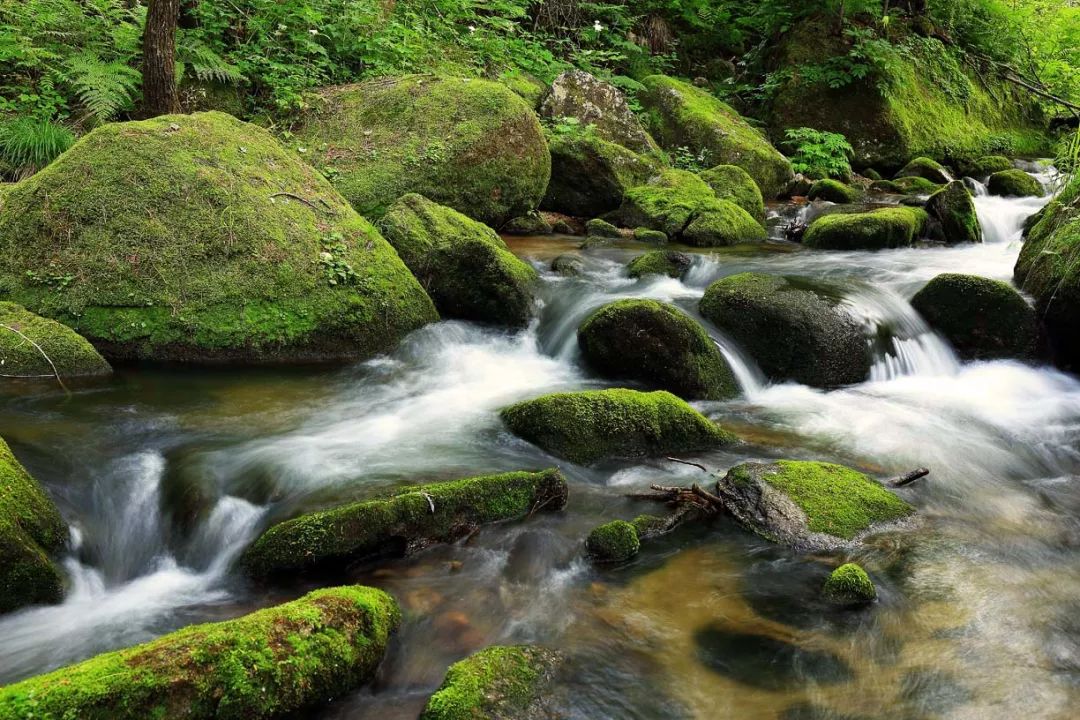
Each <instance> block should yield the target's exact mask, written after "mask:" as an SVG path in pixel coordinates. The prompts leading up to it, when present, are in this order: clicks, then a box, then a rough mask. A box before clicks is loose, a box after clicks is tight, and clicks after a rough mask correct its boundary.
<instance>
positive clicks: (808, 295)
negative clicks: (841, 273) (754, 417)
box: [700, 273, 872, 387]
mask: <svg viewBox="0 0 1080 720" xmlns="http://www.w3.org/2000/svg"><path fill="white" fill-rule="evenodd" d="M700 308H701V314H702V315H704V316H705V318H706V319H707V320H709V322H711V323H713V324H714V325H716V326H717V327H718V328H720V329H721V330H723V331H724V332H726V333H728V334H729V335H730V336H731V337H732V338H733V339H734V340H735V341H736V342H738V343H739V344H740V345H741V346H742V347H743V348H744V349H745V350H746V351H747V352H748V353H749V354H750V356H751V357H752V358H753V359H754V360H755V361H756V362H757V364H758V366H759V367H760V368H761V370H762V371H763V372H764V373H765V374H766V375H767V376H768V377H769V378H770V379H772V380H777V381H781V382H783V381H787V380H795V381H796V382H800V383H803V384H804V385H811V386H814V387H834V386H837V385H847V384H851V383H858V382H862V381H863V380H865V379H866V378H867V376H868V375H869V374H870V365H871V360H872V357H871V353H870V349H869V346H868V345H867V341H866V336H865V333H864V329H863V326H862V323H861V322H860V321H859V320H858V319H856V318H855V317H854V316H853V315H852V314H851V313H850V312H849V311H848V310H847V309H845V308H844V307H843V306H842V305H841V303H840V298H839V297H838V296H837V295H836V294H835V293H833V292H832V291H831V289H829V288H826V287H824V286H820V285H816V284H813V283H811V282H810V281H806V280H804V279H802V278H790V277H780V276H776V275H765V274H762V273H740V274H738V275H732V276H729V277H726V278H723V279H721V280H717V281H716V282H714V283H713V284H712V285H710V286H709V287H708V289H707V290H706V291H705V295H704V296H703V297H702V298H701V305H700Z"/></svg>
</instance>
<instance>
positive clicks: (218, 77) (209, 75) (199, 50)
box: [176, 40, 244, 85]
mask: <svg viewBox="0 0 1080 720" xmlns="http://www.w3.org/2000/svg"><path fill="white" fill-rule="evenodd" d="M176 55H177V62H178V64H179V63H183V64H184V65H185V66H186V67H190V68H191V69H192V70H193V71H194V72H195V76H196V77H198V78H199V79H200V80H212V81H214V82H220V83H225V84H228V85H238V84H240V83H241V82H242V81H243V80H244V75H243V73H242V72H240V68H238V67H237V66H236V65H233V64H232V63H230V62H229V61H227V60H225V58H223V57H221V56H220V55H218V54H217V53H216V52H214V51H213V50H212V49H211V48H210V46H209V45H207V44H205V43H202V42H199V41H197V40H196V41H188V42H183V43H181V44H180V45H179V46H178V47H177V49H176Z"/></svg>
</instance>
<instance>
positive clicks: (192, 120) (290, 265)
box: [0, 112, 437, 362]
mask: <svg viewBox="0 0 1080 720" xmlns="http://www.w3.org/2000/svg"><path fill="white" fill-rule="evenodd" d="M0 289H2V291H3V294H4V295H6V297H7V298H8V299H10V300H13V301H15V302H17V303H19V304H21V305H23V306H24V307H26V308H27V309H28V310H30V311H31V312H34V313H37V314H39V315H43V316H45V317H49V318H52V319H55V320H58V321H60V322H63V323H64V324H66V325H68V326H69V327H71V328H72V329H74V330H75V331H76V332H78V333H79V334H81V335H83V336H84V337H86V338H87V339H88V340H90V342H92V343H93V344H94V345H95V347H97V348H98V349H99V350H100V351H101V352H102V354H104V355H105V356H106V357H109V358H149V359H154V360H172V361H195V362H228V361H236V362H300V361H324V360H340V359H357V358H366V357H369V356H371V355H374V354H376V353H379V352H384V351H386V350H388V349H390V348H392V347H393V346H394V345H396V344H397V342H398V341H399V340H400V339H401V337H403V336H404V335H405V334H406V333H408V332H409V331H411V330H414V329H416V328H418V327H420V326H422V325H424V324H425V323H428V322H432V321H434V320H436V319H437V314H436V312H435V308H434V306H433V305H432V304H431V300H430V299H429V298H428V296H427V295H426V294H425V293H424V290H423V288H421V287H420V284H419V283H418V282H416V280H415V278H413V276H412V274H411V273H409V271H408V268H406V267H405V265H404V264H403V263H402V262H401V259H400V258H399V257H398V256H397V253H396V252H394V249H393V248H392V247H390V245H389V244H387V243H386V241H385V240H383V238H382V236H380V235H379V233H378V231H376V230H375V228H374V227H372V225H371V224H370V223H368V222H367V221H366V220H364V218H362V217H360V216H359V215H357V214H356V212H355V211H354V210H353V209H352V208H351V207H349V204H348V203H347V202H346V201H345V200H344V198H342V197H341V195H340V194H339V193H338V192H337V191H336V190H334V188H333V187H331V185H330V184H329V183H328V182H327V181H326V180H325V179H324V178H323V177H322V176H321V175H319V173H318V172H316V171H315V170H314V169H312V168H310V167H309V166H307V165H305V164H304V163H302V162H300V161H299V160H298V159H297V158H296V157H295V156H294V155H293V154H291V153H289V152H287V151H286V150H285V149H284V148H282V147H281V146H280V145H279V144H278V143H277V142H276V141H275V140H274V138H273V137H272V136H271V135H270V134H269V133H268V132H266V131H265V130H262V129H260V128H257V127H255V126H253V125H248V124H246V123H242V122H240V121H239V120H237V119H235V118H233V117H231V116H229V115H225V114H222V113H216V112H209V113H200V114H196V115H166V116H162V117H158V118H155V119H153V120H145V121H141V122H128V123H115V124H109V125H103V126H102V127H99V128H97V129H96V130H94V131H93V132H91V133H90V134H88V135H87V136H86V137H84V138H83V139H82V140H80V141H79V142H78V143H77V144H76V145H75V146H74V147H72V148H71V149H70V150H69V151H67V152H66V153H64V154H63V155H62V156H61V157H60V158H59V159H58V160H56V161H55V162H54V163H52V164H51V165H49V166H48V167H47V168H45V169H44V170H42V171H41V172H39V173H37V174H36V175H34V176H33V177H31V178H28V179H27V180H25V181H23V182H21V183H19V185H18V186H17V187H16V188H15V189H14V190H12V191H11V192H10V193H9V194H8V196H7V199H6V201H5V203H4V207H3V209H2V210H0Z"/></svg>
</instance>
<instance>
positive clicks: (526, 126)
mask: <svg viewBox="0 0 1080 720" xmlns="http://www.w3.org/2000/svg"><path fill="white" fill-rule="evenodd" d="M321 98H322V102H321V103H320V104H319V105H318V106H317V108H316V109H315V110H313V111H312V112H311V113H309V115H308V116H307V117H306V118H305V120H304V122H303V123H302V125H301V126H300V127H299V128H298V129H297V133H296V135H297V139H298V140H299V141H300V142H301V143H303V144H304V145H305V146H306V148H307V150H308V153H309V154H310V155H311V156H312V158H313V161H314V162H315V163H317V164H318V165H319V166H321V167H323V168H325V169H327V170H328V171H330V175H331V176H332V177H333V182H334V185H335V186H336V187H337V188H338V189H339V190H340V191H341V193H342V195H344V196H345V197H346V198H347V199H348V201H349V202H351V203H352V205H353V207H355V208H356V210H357V211H358V212H360V213H362V214H363V215H365V216H367V217H379V216H381V215H382V214H383V213H384V212H385V211H386V209H387V208H388V207H389V206H390V205H391V203H393V202H394V201H395V200H397V199H398V198H399V197H401V196H402V195H405V194H407V193H410V192H414V193H419V194H420V195H423V196H425V197H428V198H431V199H432V200H434V201H435V202H437V203H440V204H443V205H448V206H450V207H452V208H454V209H455V210H457V211H459V212H462V213H464V214H466V215H468V216H469V217H471V218H473V219H476V220H480V221H481V222H484V223H486V224H488V225H491V226H493V227H499V226H500V225H502V224H503V223H504V222H506V221H507V220H509V219H510V218H512V217H516V216H518V215H522V214H524V213H527V212H529V211H530V210H535V209H536V207H537V205H539V204H540V200H541V198H543V197H544V190H545V189H546V188H547V184H548V178H549V176H550V174H551V157H550V155H549V154H548V149H547V142H546V141H545V140H544V133H543V131H542V129H541V127H540V122H539V120H538V119H537V117H536V114H535V113H534V112H533V110H532V108H531V107H529V104H528V103H526V102H525V101H524V100H522V99H521V98H520V97H518V96H517V95H515V94H514V93H513V92H511V91H510V90H508V89H507V88H506V87H505V86H503V85H500V84H499V83H496V82H489V81H487V80H476V79H465V78H455V77H441V76H433V75H407V76H403V77H395V78H376V79H373V80H368V81H366V82H363V83H360V84H358V85H345V86H340V87H332V88H327V89H325V90H323V91H322V93H321Z"/></svg>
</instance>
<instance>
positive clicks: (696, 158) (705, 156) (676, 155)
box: [671, 145, 713, 173]
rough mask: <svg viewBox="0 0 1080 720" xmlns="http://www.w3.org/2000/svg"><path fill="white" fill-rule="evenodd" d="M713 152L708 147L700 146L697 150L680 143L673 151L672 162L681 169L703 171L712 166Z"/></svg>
mask: <svg viewBox="0 0 1080 720" xmlns="http://www.w3.org/2000/svg"><path fill="white" fill-rule="evenodd" d="M711 159H712V152H711V151H710V150H709V148H707V147H702V148H699V149H698V150H697V151H696V152H695V151H693V150H691V149H690V148H688V147H687V146H686V145H680V146H679V147H677V148H675V149H674V150H672V151H671V164H672V166H674V167H676V168H678V169H679V170H689V171H690V172H695V173H698V172H701V171H703V170H707V169H709V168H710V167H712V165H713V163H712V162H711Z"/></svg>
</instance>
